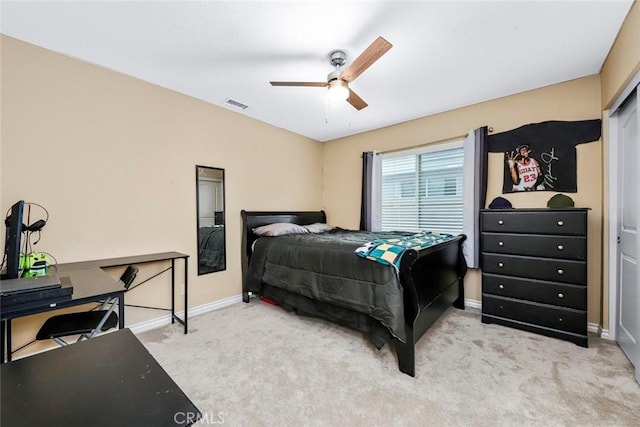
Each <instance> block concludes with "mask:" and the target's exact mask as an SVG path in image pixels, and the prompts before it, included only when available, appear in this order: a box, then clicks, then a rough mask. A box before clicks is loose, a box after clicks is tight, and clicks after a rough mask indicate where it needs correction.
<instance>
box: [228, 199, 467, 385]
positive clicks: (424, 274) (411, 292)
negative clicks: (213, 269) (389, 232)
mask: <svg viewBox="0 0 640 427" xmlns="http://www.w3.org/2000/svg"><path fill="white" fill-rule="evenodd" d="M241 215H242V223H243V238H242V273H243V300H244V302H246V303H249V302H250V301H251V299H253V298H254V297H261V298H263V299H265V300H266V301H269V302H272V303H275V304H276V305H278V306H281V307H282V308H284V309H285V310H288V311H293V312H295V313H297V314H299V315H305V316H313V317H319V318H323V319H326V320H329V321H331V322H334V323H337V324H340V325H344V326H347V327H350V328H353V329H356V330H359V331H362V332H364V333H366V334H367V336H368V337H369V339H370V340H371V342H372V343H373V344H374V345H375V346H376V347H378V348H381V347H382V346H384V345H385V344H387V343H389V344H391V343H393V345H394V347H395V351H396V354H397V358H398V367H399V369H400V371H401V372H403V373H405V374H408V375H410V376H415V343H416V342H417V341H418V340H419V339H420V337H421V336H422V335H423V334H424V333H425V332H426V331H427V330H428V329H429V327H430V326H431V325H432V324H433V323H434V322H435V321H436V320H437V319H438V318H439V317H440V316H441V315H442V314H443V313H444V312H445V311H446V310H448V309H449V307H451V306H452V305H453V306H454V307H456V308H459V309H464V276H465V274H466V271H467V265H466V263H465V261H464V257H463V255H462V242H463V241H464V240H465V236H464V235H459V236H451V238H450V240H448V241H446V242H443V243H437V244H434V245H433V246H430V247H428V248H426V249H422V250H413V249H408V250H406V251H405V252H404V253H403V254H402V256H401V258H400V260H399V263H398V266H397V268H394V267H393V266H391V265H383V264H381V263H378V262H374V261H372V260H370V259H365V258H362V257H359V256H357V255H356V254H355V253H354V251H355V250H356V249H357V248H358V247H360V246H361V245H362V244H364V243H366V242H367V241H371V240H372V239H376V238H378V237H379V236H380V234H374V233H371V232H363V231H351V230H343V229H340V228H336V229H334V230H332V231H328V232H324V233H319V234H314V233H308V234H301V235H293V236H292V235H285V236H279V237H258V236H257V235H256V234H255V233H254V230H255V229H256V228H258V227H261V226H264V225H267V224H276V223H293V224H300V225H308V224H314V223H326V215H325V213H324V211H306V212H255V211H244V210H243V211H241ZM383 234H384V233H383ZM384 236H386V234H385V235H384Z"/></svg>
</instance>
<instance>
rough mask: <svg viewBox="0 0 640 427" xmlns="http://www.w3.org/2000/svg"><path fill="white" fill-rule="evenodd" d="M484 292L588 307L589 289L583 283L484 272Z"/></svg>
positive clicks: (560, 304)
mask: <svg viewBox="0 0 640 427" xmlns="http://www.w3.org/2000/svg"><path fill="white" fill-rule="evenodd" d="M482 292H483V293H486V294H491V295H495V296H500V297H510V298H517V299H523V300H527V301H534V302H540V303H544V304H551V305H557V306H562V307H569V308H575V309H577V310H586V309H587V290H586V288H585V287H584V286H581V285H569V284H563V283H554V282H546V281H543V280H535V279H523V278H516V277H510V276H499V275H495V274H486V273H483V274H482Z"/></svg>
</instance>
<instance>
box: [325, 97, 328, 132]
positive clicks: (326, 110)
mask: <svg viewBox="0 0 640 427" xmlns="http://www.w3.org/2000/svg"><path fill="white" fill-rule="evenodd" d="M324 124H326V125H328V124H329V97H328V96H325V109H324Z"/></svg>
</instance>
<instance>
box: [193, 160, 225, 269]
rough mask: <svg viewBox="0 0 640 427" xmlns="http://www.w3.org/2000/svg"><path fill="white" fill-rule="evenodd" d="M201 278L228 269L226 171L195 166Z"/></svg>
mask: <svg viewBox="0 0 640 427" xmlns="http://www.w3.org/2000/svg"><path fill="white" fill-rule="evenodd" d="M196 203H197V206H196V207H197V215H198V275H201V274H208V273H213V272H215V271H221V270H225V269H226V268H227V260H226V247H225V246H226V245H225V231H224V230H225V224H224V223H225V221H224V169H220V168H211V167H207V166H198V165H196Z"/></svg>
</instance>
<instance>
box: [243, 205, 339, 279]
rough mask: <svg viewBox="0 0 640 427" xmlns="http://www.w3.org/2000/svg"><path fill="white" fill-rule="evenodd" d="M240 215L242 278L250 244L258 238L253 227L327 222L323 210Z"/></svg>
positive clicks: (249, 254) (249, 253)
mask: <svg viewBox="0 0 640 427" xmlns="http://www.w3.org/2000/svg"><path fill="white" fill-rule="evenodd" d="M240 215H241V216H242V278H243V281H244V275H245V273H246V271H247V268H248V266H249V258H251V245H253V242H255V240H256V239H257V238H258V236H256V235H255V234H254V232H253V229H254V228H257V227H260V226H262V225H267V224H275V223H277V222H290V223H293V224H300V225H308V224H313V223H315V222H322V223H325V222H327V215H326V214H325V212H324V211H290V212H287V211H278V212H277V211H271V212H270V211H245V210H244V209H243V210H241V211H240Z"/></svg>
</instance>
